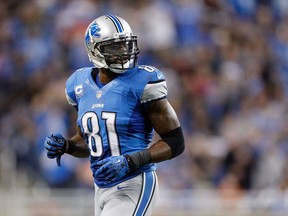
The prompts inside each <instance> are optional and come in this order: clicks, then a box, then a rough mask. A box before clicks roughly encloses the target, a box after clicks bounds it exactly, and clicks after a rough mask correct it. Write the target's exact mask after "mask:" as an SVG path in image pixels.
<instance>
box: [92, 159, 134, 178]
mask: <svg viewBox="0 0 288 216" xmlns="http://www.w3.org/2000/svg"><path fill="white" fill-rule="evenodd" d="M97 166H100V168H99V169H98V170H97V171H96V172H95V176H100V175H102V176H105V179H106V181H107V182H115V181H117V180H119V179H120V178H122V177H123V176H125V175H126V174H127V173H128V172H129V165H128V162H127V160H126V158H125V157H124V156H123V155H121V156H112V157H109V158H105V159H103V160H101V161H98V162H95V163H94V164H91V168H92V169H93V168H94V167H97Z"/></svg>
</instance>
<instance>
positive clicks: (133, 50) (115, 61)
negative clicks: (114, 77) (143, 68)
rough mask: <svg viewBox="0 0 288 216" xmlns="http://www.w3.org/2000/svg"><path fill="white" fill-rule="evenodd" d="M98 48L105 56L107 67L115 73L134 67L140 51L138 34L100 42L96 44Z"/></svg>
mask: <svg viewBox="0 0 288 216" xmlns="http://www.w3.org/2000/svg"><path fill="white" fill-rule="evenodd" d="M96 49H97V51H98V52H99V53H100V54H101V56H103V57H104V60H105V63H106V65H107V67H108V68H109V69H110V70H111V71H113V72H115V73H123V72H124V71H126V70H127V69H130V68H134V67H135V65H136V63H137V59H138V54H139V52H140V51H139V48H138V46H137V37H136V36H130V37H122V38H117V39H111V40H107V41H103V42H98V43H96V45H95V50H96Z"/></svg>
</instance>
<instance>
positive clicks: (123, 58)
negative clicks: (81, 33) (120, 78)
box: [85, 15, 140, 73]
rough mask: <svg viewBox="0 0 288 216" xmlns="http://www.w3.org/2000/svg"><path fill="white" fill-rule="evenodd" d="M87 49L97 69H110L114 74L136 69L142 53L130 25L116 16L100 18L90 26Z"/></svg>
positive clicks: (87, 34) (86, 36) (86, 34)
mask: <svg viewBox="0 0 288 216" xmlns="http://www.w3.org/2000/svg"><path fill="white" fill-rule="evenodd" d="M85 47H86V50H87V53H88V57H89V60H90V61H91V62H92V63H93V64H94V65H95V67H97V68H109V69H110V70H111V71H113V72H114V73H124V72H125V71H126V70H127V69H130V68H134V67H135V66H136V64H137V58H138V55H139V52H140V50H139V48H138V46H137V36H136V35H134V34H133V32H132V30H131V28H130V26H129V24H128V23H127V22H126V21H125V20H124V19H122V18H120V17H118V16H115V15H105V16H100V17H99V18H97V19H95V20H93V21H92V22H91V23H90V24H89V26H88V28H87V30H86V33H85Z"/></svg>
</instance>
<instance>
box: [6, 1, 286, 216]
mask: <svg viewBox="0 0 288 216" xmlns="http://www.w3.org/2000/svg"><path fill="white" fill-rule="evenodd" d="M107 13H113V14H116V15H118V16H120V17H123V18H124V19H126V20H127V21H128V22H129V23H130V25H131V26H132V29H133V30H134V33H135V34H137V35H138V38H139V40H138V41H139V46H140V49H141V54H140V59H139V63H140V64H149V65H154V66H156V67H158V68H159V69H161V70H162V71H163V72H164V73H165V76H166V79H167V83H168V88H169V100H170V101H171V103H172V104H173V106H174V107H175V109H176V111H177V113H178V116H179V118H180V121H181V123H182V125H183V129H184V133H185V138H186V150H185V152H184V154H182V155H181V156H180V157H179V158H176V159H175V160H172V161H167V162H164V163H160V164H159V165H158V176H159V181H160V197H159V202H158V205H157V208H156V212H155V214H154V216H169V215H179V216H186V215H193V216H216V215H217V216H225V215H229V216H231V215H232V216H240V215H241V216H257V215H261V216H266V215H267V216H268V215H273V216H277V215H279V216H280V215H281V216H282V215H288V190H287V188H288V157H287V153H288V119H287V117H288V115H287V108H288V101H287V99H288V85H287V80H288V27H287V26H288V1H286V0H154V1H153V0H141V1H140V0H139V1H133V0H114V1H112V0H81V1H80V0H59V1H57V0H50V1H46V0H23V1H17V0H2V1H1V3H0V29H1V30H0V216H14V215H15V216H16V215H17V216H18V215H21V216H54V215H55V216H56V215H61V216H66V215H69V216H73V215H75V216H76V215H77V216H82V215H83V216H84V215H92V214H93V213H92V212H93V188H92V187H91V186H92V177H91V173H90V170H89V164H88V161H87V160H85V159H75V158H72V157H70V156H67V155H65V156H63V159H62V167H61V168H58V167H57V166H56V162H55V161H54V160H49V159H47V158H46V156H45V152H44V149H43V141H44V138H45V136H46V135H47V134H50V133H54V132H61V133H62V134H64V135H65V136H67V137H69V136H71V135H73V133H74V132H75V128H74V127H72V126H71V125H73V122H74V121H75V118H76V116H75V111H74V110H73V108H72V107H70V106H69V105H67V102H66V99H65V95H64V86H65V81H66V79H67V77H68V76H69V75H70V74H71V73H72V72H73V71H74V70H75V69H77V68H80V67H83V66H89V65H91V63H89V62H88V60H87V55H86V53H85V48H84V44H83V35H84V31H85V29H86V27H87V25H88V24H89V23H90V22H91V21H92V20H93V19H94V18H96V17H98V16H100V15H103V14H107Z"/></svg>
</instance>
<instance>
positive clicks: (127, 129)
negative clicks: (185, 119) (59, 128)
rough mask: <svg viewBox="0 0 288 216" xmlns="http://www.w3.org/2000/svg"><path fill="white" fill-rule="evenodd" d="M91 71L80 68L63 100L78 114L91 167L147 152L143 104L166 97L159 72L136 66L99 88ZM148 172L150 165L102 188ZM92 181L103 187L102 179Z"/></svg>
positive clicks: (152, 167) (148, 135)
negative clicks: (124, 155)
mask: <svg viewBox="0 0 288 216" xmlns="http://www.w3.org/2000/svg"><path fill="white" fill-rule="evenodd" d="M93 70H94V71H95V70H97V69H96V68H91V67H87V68H81V69H79V70H77V71H75V72H74V73H73V74H72V75H71V76H70V77H69V79H68V80H67V82H66V96H67V100H68V102H69V103H70V104H71V105H73V106H75V107H76V108H77V110H78V118H77V124H78V126H79V127H80V128H81V131H82V133H83V134H84V136H85V139H86V143H87V145H88V147H89V150H90V161H91V163H93V162H94V161H98V160H102V159H104V158H107V157H110V156H117V155H123V154H129V153H133V152H137V151H140V150H143V149H146V148H148V147H149V145H150V142H151V140H152V135H153V128H152V127H151V125H150V123H149V121H148V119H147V113H145V110H144V109H143V104H145V103H147V102H149V101H153V100H159V99H161V98H165V97H167V87H166V81H165V78H164V75H163V74H162V72H161V71H159V70H157V69H156V68H154V67H151V66H138V67H135V68H133V69H130V70H127V71H126V72H125V73H123V74H120V75H119V76H118V77H116V78H115V79H113V80H112V81H110V82H109V83H107V84H106V85H101V84H100V83H98V84H97V81H95V80H94V79H93V77H92V71H93ZM96 76H98V71H97V75H96ZM96 169H97V168H96ZM150 170H155V165H154V164H149V165H146V166H143V167H141V168H140V169H139V170H138V171H136V172H132V173H129V174H128V175H127V176H125V177H124V178H123V179H120V180H119V181H118V182H115V183H113V184H110V185H109V184H108V185H105V187H110V186H113V185H116V184H118V183H120V182H122V181H124V180H127V179H130V178H132V177H134V176H136V175H138V174H139V173H140V172H145V171H150ZM92 171H93V173H95V170H92ZM94 181H95V183H96V184H97V185H98V186H99V187H104V184H103V182H105V178H104V177H101V176H94Z"/></svg>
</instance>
